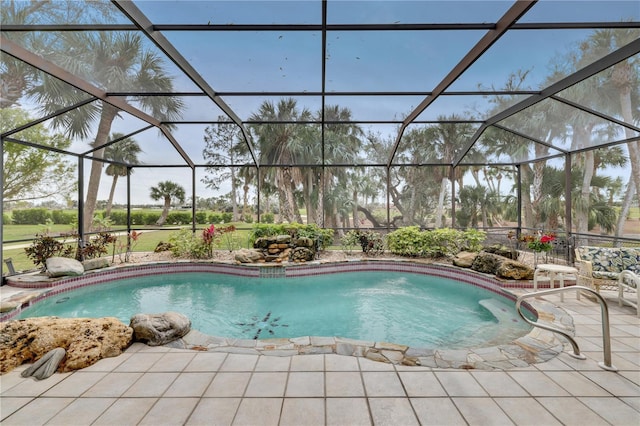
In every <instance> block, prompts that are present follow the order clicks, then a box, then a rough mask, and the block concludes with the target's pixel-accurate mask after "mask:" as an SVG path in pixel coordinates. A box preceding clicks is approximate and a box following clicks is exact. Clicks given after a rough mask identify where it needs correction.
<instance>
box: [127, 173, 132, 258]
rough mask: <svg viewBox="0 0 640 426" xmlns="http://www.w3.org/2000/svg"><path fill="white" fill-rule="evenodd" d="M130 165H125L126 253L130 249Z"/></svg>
mask: <svg viewBox="0 0 640 426" xmlns="http://www.w3.org/2000/svg"><path fill="white" fill-rule="evenodd" d="M132 169H133V168H132V167H131V166H127V253H129V252H130V251H131V171H132Z"/></svg>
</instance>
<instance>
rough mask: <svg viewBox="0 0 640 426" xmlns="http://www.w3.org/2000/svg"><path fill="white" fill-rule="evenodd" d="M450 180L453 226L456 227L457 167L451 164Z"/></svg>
mask: <svg viewBox="0 0 640 426" xmlns="http://www.w3.org/2000/svg"><path fill="white" fill-rule="evenodd" d="M449 167H450V168H449V180H450V181H451V227H452V228H455V227H456V168H455V167H454V166H449Z"/></svg>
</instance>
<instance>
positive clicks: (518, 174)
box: [516, 164, 522, 241]
mask: <svg viewBox="0 0 640 426" xmlns="http://www.w3.org/2000/svg"><path fill="white" fill-rule="evenodd" d="M516 197H517V200H516V203H517V204H516V215H517V216H518V228H517V229H516V241H520V236H521V235H522V164H516Z"/></svg>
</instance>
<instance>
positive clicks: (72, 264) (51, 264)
mask: <svg viewBox="0 0 640 426" xmlns="http://www.w3.org/2000/svg"><path fill="white" fill-rule="evenodd" d="M46 268H47V274H48V275H49V276H50V277H51V278H56V277H65V276H78V275H82V274H84V266H82V263H80V262H79V261H77V260H75V259H70V258H68V257H50V258H48V259H47V260H46Z"/></svg>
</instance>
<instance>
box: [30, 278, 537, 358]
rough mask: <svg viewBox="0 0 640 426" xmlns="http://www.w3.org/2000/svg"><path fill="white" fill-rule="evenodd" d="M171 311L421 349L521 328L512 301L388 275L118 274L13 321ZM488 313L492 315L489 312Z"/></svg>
mask: <svg viewBox="0 0 640 426" xmlns="http://www.w3.org/2000/svg"><path fill="white" fill-rule="evenodd" d="M165 311H176V312H180V313H183V314H185V315H186V316H188V317H189V318H190V319H191V322H192V328H193V329H196V330H199V331H201V332H203V333H205V334H210V335H214V336H224V337H234V338H245V339H254V338H258V339H266V338H274V337H286V338H290V337H300V336H339V337H346V338H352V339H360V340H368V341H385V342H393V343H398V344H404V345H409V346H412V347H421V348H435V347H440V348H443V347H446V348H452V349H453V348H462V347H466V348H470V347H476V346H487V345H494V344H501V343H508V342H511V341H512V340H513V339H514V338H517V337H519V336H522V335H524V334H526V333H527V332H528V331H529V330H530V327H529V326H528V325H527V324H526V323H525V322H524V321H522V320H521V319H520V318H519V317H518V315H517V313H516V311H515V309H514V303H513V302H512V301H510V300H508V299H506V298H503V297H501V296H499V295H497V294H495V293H493V292H490V291H488V290H484V289H481V288H477V287H473V286H470V285H468V284H464V283H460V282H457V281H454V280H449V279H444V278H438V277H433V276H429V275H421V274H408V273H395V272H378V271H376V272H350V273H343V274H328V275H319V276H312V277H304V278H283V279H277V278H265V279H259V278H251V279H249V278H243V277H236V276H230V275H223V274H211V273H182V274H168V275H154V276H149V277H143V278H135V279H125V280H118V281H114V282H112V283H109V284H101V285H96V286H90V287H86V288H83V289H79V290H74V291H72V292H67V293H62V294H59V295H57V296H53V297H50V298H48V299H46V300H44V301H42V302H39V303H37V304H35V305H34V306H32V307H30V308H28V309H26V310H25V311H24V312H23V313H22V314H21V316H20V318H26V317H33V316H44V315H54V316H60V317H104V316H113V317H117V318H119V319H120V320H121V321H122V322H124V323H125V324H128V323H129V320H130V318H131V316H133V315H135V314H137V313H158V312H165ZM492 312H493V313H492Z"/></svg>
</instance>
